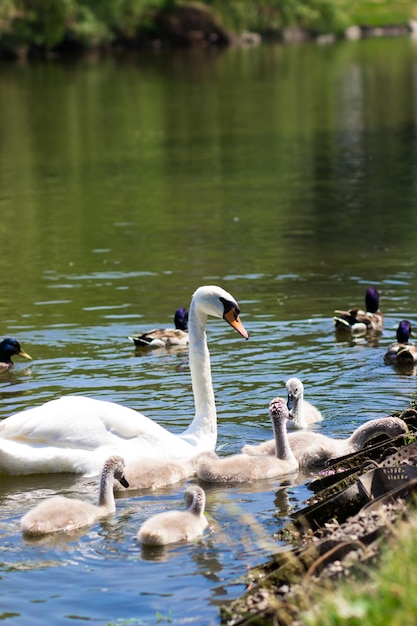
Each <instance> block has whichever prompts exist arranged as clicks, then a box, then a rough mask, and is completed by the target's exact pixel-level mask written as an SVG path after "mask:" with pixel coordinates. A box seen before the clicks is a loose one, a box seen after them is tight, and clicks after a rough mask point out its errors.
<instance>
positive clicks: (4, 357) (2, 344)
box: [0, 337, 32, 372]
mask: <svg viewBox="0 0 417 626" xmlns="http://www.w3.org/2000/svg"><path fill="white" fill-rule="evenodd" d="M15 354H17V355H18V356H21V357H23V358H24V359H28V360H29V361H31V360H32V357H31V356H29V355H28V353H27V352H25V351H24V350H22V348H21V346H20V343H19V342H18V341H17V339H12V338H11V337H6V339H3V341H0V372H3V371H4V370H9V369H11V368H12V367H13V361H12V356H14V355H15Z"/></svg>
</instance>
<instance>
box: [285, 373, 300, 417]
mask: <svg viewBox="0 0 417 626" xmlns="http://www.w3.org/2000/svg"><path fill="white" fill-rule="evenodd" d="M285 386H286V387H287V394H288V396H287V407H288V410H289V411H291V410H292V409H293V407H294V402H295V401H296V400H299V399H300V398H302V397H303V394H304V385H303V383H302V382H301V380H300V379H299V378H289V379H288V380H287V383H286V385H285Z"/></svg>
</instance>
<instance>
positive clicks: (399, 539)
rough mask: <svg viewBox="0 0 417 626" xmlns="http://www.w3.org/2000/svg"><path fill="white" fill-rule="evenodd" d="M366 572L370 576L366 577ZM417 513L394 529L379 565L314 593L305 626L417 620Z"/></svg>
mask: <svg viewBox="0 0 417 626" xmlns="http://www.w3.org/2000/svg"><path fill="white" fill-rule="evenodd" d="M365 572H366V574H365ZM368 574H369V575H368ZM416 589H417V514H414V517H412V519H411V520H410V522H404V523H402V524H401V525H400V526H399V527H396V528H394V529H393V530H392V537H391V539H390V540H389V541H388V542H387V543H386V544H385V547H384V549H383V553H382V555H381V559H380V562H379V564H378V566H376V567H375V568H372V569H371V570H370V571H369V569H368V568H367V570H364V573H363V574H362V575H360V574H359V576H356V577H355V578H349V579H347V580H344V581H343V582H340V583H339V584H337V586H336V587H335V589H333V590H332V591H323V590H316V591H313V592H312V594H311V609H310V610H309V611H307V612H304V613H303V614H301V616H300V618H301V622H302V623H303V625H305V626H363V625H364V624H366V626H392V625H393V624H395V626H410V625H411V624H415V623H416V619H417V594H416Z"/></svg>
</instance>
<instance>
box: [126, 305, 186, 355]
mask: <svg viewBox="0 0 417 626" xmlns="http://www.w3.org/2000/svg"><path fill="white" fill-rule="evenodd" d="M174 324H175V328H154V329H153V330H150V331H148V332H147V333H141V334H139V333H138V334H136V335H131V336H130V337H129V339H130V341H133V343H134V344H135V346H137V347H142V348H144V347H145V348H169V347H170V346H187V345H188V310H187V309H184V308H180V309H177V310H176V311H175V315H174Z"/></svg>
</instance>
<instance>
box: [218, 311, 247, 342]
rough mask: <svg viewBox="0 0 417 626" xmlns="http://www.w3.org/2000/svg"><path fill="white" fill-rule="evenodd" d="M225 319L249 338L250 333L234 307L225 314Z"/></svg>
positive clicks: (245, 337) (243, 335)
mask: <svg viewBox="0 0 417 626" xmlns="http://www.w3.org/2000/svg"><path fill="white" fill-rule="evenodd" d="M223 317H224V319H225V320H226V322H227V323H228V324H230V326H233V328H234V329H235V330H237V332H238V333H239V334H240V335H242V337H244V339H249V335H248V333H247V332H246V329H245V327H244V326H243V324H242V322H241V321H240V319H239V315H236V311H235V310H234V309H230V311H228V312H227V313H225V314H224V316H223Z"/></svg>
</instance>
